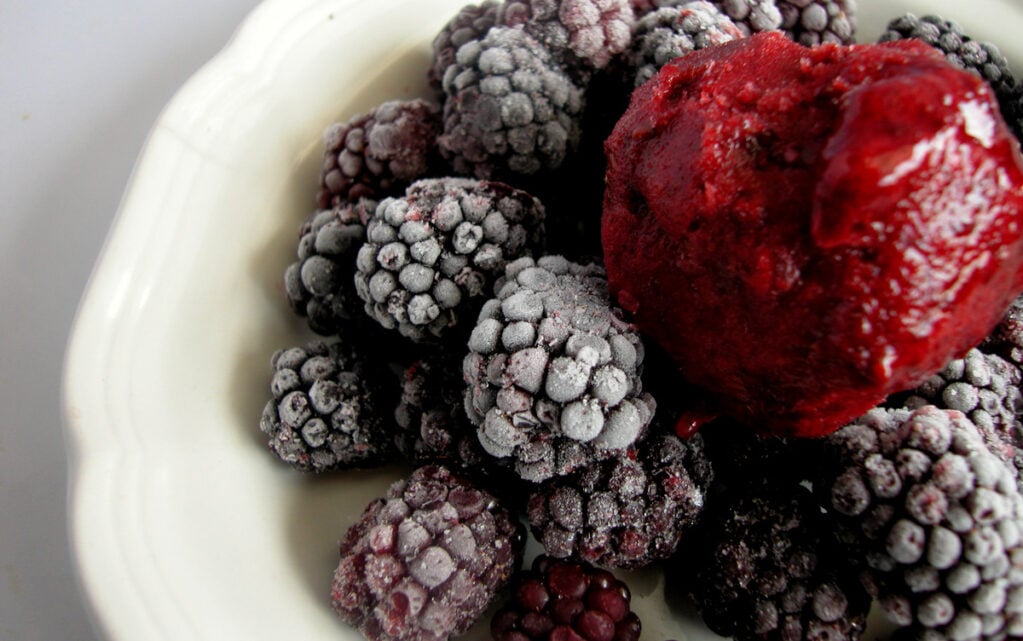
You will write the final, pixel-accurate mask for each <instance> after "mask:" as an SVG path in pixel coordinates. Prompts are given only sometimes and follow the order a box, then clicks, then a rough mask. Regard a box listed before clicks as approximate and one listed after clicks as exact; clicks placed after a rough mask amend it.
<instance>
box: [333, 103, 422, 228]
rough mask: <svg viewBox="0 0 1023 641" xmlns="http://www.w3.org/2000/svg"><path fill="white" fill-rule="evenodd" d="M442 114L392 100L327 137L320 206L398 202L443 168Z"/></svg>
mask: <svg viewBox="0 0 1023 641" xmlns="http://www.w3.org/2000/svg"><path fill="white" fill-rule="evenodd" d="M440 129H441V120H440V108H439V107H438V106H437V105H434V104H432V103H429V102H426V101H425V100H421V99H419V98H416V99H413V100H391V101H388V102H385V103H383V104H381V105H379V106H377V107H376V108H375V109H373V111H371V112H369V113H368V114H363V115H360V116H356V117H355V118H352V119H351V120H349V121H348V122H345V123H336V124H334V125H331V126H330V127H328V128H327V130H326V132H324V134H323V143H324V146H325V147H326V150H325V151H324V154H323V169H322V171H321V173H320V191H319V193H318V194H317V196H316V200H317V202H318V203H319V206H320V207H321V208H327V207H337V206H342V205H344V204H345V203H351V202H357V201H358V200H359V199H360V198H373V199H377V200H379V199H380V198H382V197H384V196H393V195H395V194H398V193H401V191H402V190H403V189H404V188H405V187H406V186H407V185H408V184H409V183H411V182H412V181H413V180H416V179H417V178H423V177H425V176H426V175H427V174H428V173H429V172H430V170H431V169H434V168H435V167H436V166H437V164H438V160H437V158H438V151H437V136H438V135H439V134H440Z"/></svg>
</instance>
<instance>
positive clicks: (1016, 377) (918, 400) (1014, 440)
mask: <svg viewBox="0 0 1023 641" xmlns="http://www.w3.org/2000/svg"><path fill="white" fill-rule="evenodd" d="M1021 382H1023V371H1021V370H1020V368H1019V366H1018V365H1016V364H1015V363H1011V362H1009V361H1006V360H1005V359H1003V358H1001V357H1000V356H997V355H995V354H985V353H984V352H982V351H980V350H979V349H971V350H970V351H969V352H967V353H966V355H965V356H964V357H963V358H957V359H955V360H953V361H951V362H950V363H949V364H948V365H946V366H945V367H944V369H942V370H941V371H940V372H938V373H937V374H935V375H934V376H932V377H931V378H930V379H928V380H927V381H925V382H924V383H923V384H922V385H920V387H918V388H916V389H915V390H913V391H912V392H910V393H909V395H908V396H907V397H906V398H905V399H903V400H902V403H903V405H905V406H906V407H908V408H910V409H914V408H917V407H921V406H924V405H934V406H936V407H940V408H942V409H951V410H958V411H960V412H962V413H963V414H966V416H967V417H968V418H969V419H970V420H971V421H972V422H973V423H974V425H976V426H977V428H978V429H979V430H980V431H981V434H982V435H983V436H984V437H985V442H986V443H987V445H988V448H989V449H991V450H992V452H993V453H994V454H997V455H998V456H999V457H1000V458H1002V459H1003V460H1006V461H1013V460H1015V461H1016V462H1015V463H1014V466H1013V467H1014V469H1019V467H1020V464H1021V463H1023V458H1021V456H1023V452H1021V453H1018V452H1017V448H1019V447H1021V446H1023V422H1021V421H1020V412H1023V391H1021V390H1020V384H1021Z"/></svg>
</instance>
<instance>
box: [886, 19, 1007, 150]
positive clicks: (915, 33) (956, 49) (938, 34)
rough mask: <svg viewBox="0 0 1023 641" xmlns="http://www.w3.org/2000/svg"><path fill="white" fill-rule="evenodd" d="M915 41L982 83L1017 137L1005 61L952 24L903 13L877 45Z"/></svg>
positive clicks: (997, 53) (992, 48)
mask: <svg viewBox="0 0 1023 641" xmlns="http://www.w3.org/2000/svg"><path fill="white" fill-rule="evenodd" d="M906 38H915V39H917V40H922V41H924V42H926V43H927V44H929V45H931V46H932V47H934V48H936V49H938V50H939V51H941V52H942V53H944V54H945V58H946V59H947V60H948V61H949V62H951V63H952V64H953V65H955V66H956V67H959V68H960V69H966V70H967V71H972V72H973V73H975V74H977V75H979V76H980V77H981V78H983V79H984V80H986V81H987V82H988V84H990V85H991V88H992V89H993V90H994V92H995V97H996V98H997V99H998V102H999V105H1000V106H1001V109H1002V114H1003V115H1004V116H1005V120H1006V122H1008V123H1009V125H1010V127H1013V129H1014V130H1015V131H1016V132H1017V133H1018V132H1019V129H1018V125H1019V123H1018V122H1017V121H1016V120H1015V119H1014V118H1013V115H1014V114H1015V113H1016V106H1015V105H1016V102H1017V98H1018V90H1017V81H1016V78H1015V76H1014V75H1013V73H1012V71H1011V70H1010V69H1009V61H1008V60H1007V59H1006V58H1005V56H1003V55H1002V53H1001V52H1000V51H999V50H998V47H996V46H995V45H993V44H991V43H989V42H981V41H978V40H974V39H973V38H971V37H970V36H968V35H966V34H965V33H964V32H963V28H962V27H961V26H959V25H958V24H957V23H955V22H953V21H952V20H945V19H944V18H939V17H938V16H923V17H922V18H918V17H917V16H915V15H913V14H911V13H907V14H905V15H903V16H900V17H898V18H895V19H894V20H892V21H891V22H889V23H888V26H887V28H886V29H885V31H884V33H882V34H881V37H880V38H879V42H892V41H896V40H904V39H906Z"/></svg>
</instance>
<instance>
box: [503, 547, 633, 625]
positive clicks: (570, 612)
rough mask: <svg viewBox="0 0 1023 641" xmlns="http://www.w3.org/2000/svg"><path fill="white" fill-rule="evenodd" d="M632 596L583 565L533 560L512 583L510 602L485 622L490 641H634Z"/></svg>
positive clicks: (615, 581) (608, 575)
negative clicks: (488, 627)
mask: <svg viewBox="0 0 1023 641" xmlns="http://www.w3.org/2000/svg"><path fill="white" fill-rule="evenodd" d="M631 601H632V596H631V594H630V592H629V588H628V586H627V585H625V583H623V582H622V581H619V580H618V579H617V578H615V576H614V575H613V574H611V573H610V572H608V571H606V570H600V569H597V568H595V567H593V566H592V565H590V564H588V563H584V562H583V563H580V562H571V561H562V560H557V559H551V558H549V557H546V556H543V555H541V556H538V557H537V558H536V559H535V560H534V561H533V565H532V568H531V569H530V570H523V571H521V572H519V573H518V574H516V575H515V577H514V578H513V579H512V585H511V598H510V599H509V601H508V603H507V604H505V605H504V606H503V607H502V608H501V609H500V610H498V611H497V613H496V614H494V617H493V618H492V619H491V621H490V633H491V635H492V637H493V639H494V641H637V640H638V639H639V634H640V630H641V625H640V621H639V617H638V616H636V613H635V612H633V611H632V607H631Z"/></svg>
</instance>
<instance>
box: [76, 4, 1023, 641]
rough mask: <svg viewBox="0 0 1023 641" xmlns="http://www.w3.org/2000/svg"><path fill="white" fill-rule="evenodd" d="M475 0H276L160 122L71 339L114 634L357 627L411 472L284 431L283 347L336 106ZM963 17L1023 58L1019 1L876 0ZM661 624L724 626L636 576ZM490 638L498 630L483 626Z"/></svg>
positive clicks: (361, 94)
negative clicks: (358, 462) (316, 448)
mask: <svg viewBox="0 0 1023 641" xmlns="http://www.w3.org/2000/svg"><path fill="white" fill-rule="evenodd" d="M462 4H464V0H372V1H370V0H269V1H268V2H266V3H265V4H263V5H261V6H260V7H259V8H258V9H257V10H256V11H254V12H253V13H252V14H251V16H250V17H249V18H248V19H247V20H246V21H245V23H244V24H243V25H242V27H241V28H240V30H239V31H238V33H237V35H236V37H235V38H234V39H233V40H232V42H231V43H230V44H229V45H228V46H227V48H226V49H225V50H224V51H223V52H222V53H220V54H219V55H218V56H217V57H216V58H215V59H214V60H213V61H212V62H210V63H209V64H208V65H207V66H206V67H204V68H203V69H202V70H201V71H200V72H199V73H198V74H196V76H195V77H194V78H193V79H192V80H191V81H189V82H188V83H187V84H186V85H185V87H184V88H183V89H182V90H181V91H180V92H179V93H178V94H177V96H176V97H175V98H174V100H173V101H172V102H171V103H170V105H168V107H167V108H166V110H165V112H164V113H163V115H162V116H161V117H160V119H159V121H158V122H157V124H156V125H155V127H154V129H153V131H152V133H151V135H150V137H149V140H148V142H147V144H146V146H145V149H144V151H143V153H142V155H141V157H140V159H139V162H138V165H137V167H136V170H135V173H134V175H133V177H132V179H131V182H130V184H129V186H128V189H127V192H126V194H125V197H124V200H123V203H122V205H121V210H120V212H119V214H118V217H117V219H116V223H115V225H114V227H113V229H112V231H111V233H110V235H109V237H108V239H107V243H106V246H105V248H104V250H103V253H102V256H101V257H100V260H99V262H98V264H97V266H96V268H95V271H94V273H93V275H92V278H91V280H90V283H89V287H88V290H87V292H86V295H85V297H84V299H83V301H82V304H81V307H80V309H79V313H78V317H77V319H76V323H75V327H74V331H73V334H72V339H71V342H70V346H69V349H68V356H67V363H66V371H65V389H64V402H65V416H66V426H67V432H68V436H69V438H68V441H69V447H70V450H71V459H72V470H71V488H70V510H71V529H72V532H71V538H72V544H73V549H74V553H75V556H76V558H77V562H78V565H79V570H80V575H81V581H82V584H83V589H84V593H85V594H86V597H87V600H88V603H89V605H90V606H91V608H92V611H93V612H94V614H95V615H96V619H97V621H98V623H99V627H100V629H101V630H102V631H103V633H105V634H106V635H107V636H108V637H109V638H110V639H115V640H118V641H147V640H151V639H152V640H156V639H165V640H168V641H180V640H182V639H197V640H198V639H209V640H211V641H213V640H215V641H225V640H228V639H245V640H246V641H260V640H264V639H265V640H268V641H269V640H273V641H280V640H281V639H302V640H303V641H319V640H321V639H322V640H327V639H330V640H338V639H344V640H353V641H354V640H356V639H359V638H360V637H359V635H358V634H357V633H356V632H354V631H353V630H351V629H350V628H348V627H346V626H345V625H344V624H342V623H340V622H339V621H338V620H337V619H336V618H335V617H334V615H333V613H332V611H331V610H330V609H329V607H328V604H327V594H328V588H329V582H330V577H331V574H332V571H333V568H334V565H335V563H336V541H337V540H338V539H339V538H340V536H341V535H342V534H343V532H344V531H345V529H346V528H347V527H348V525H349V524H350V523H351V522H353V521H354V519H355V518H356V517H357V516H358V514H359V513H360V512H361V510H362V508H363V507H364V506H365V504H366V503H367V502H368V501H369V500H370V499H371V498H372V497H374V496H377V495H379V494H381V493H382V492H383V491H384V489H385V488H386V486H387V484H388V483H389V482H390V481H391V480H392V479H393V478H395V471H393V470H390V471H388V470H383V471H378V472H372V473H366V472H359V473H350V474H344V475H340V476H335V477H331V478H329V479H322V480H312V479H310V478H308V477H305V476H301V475H298V474H296V473H293V472H292V471H291V470H289V469H287V468H286V467H285V466H283V465H282V464H278V462H277V461H276V460H275V459H273V458H272V457H271V456H270V455H269V454H268V452H267V451H266V449H265V447H264V443H263V441H262V438H261V435H260V433H259V430H258V419H259V414H260V411H261V409H262V406H263V403H264V402H265V399H266V398H267V394H268V392H267V381H268V377H269V365H268V360H269V355H270V354H271V352H272V351H273V350H274V349H277V348H280V347H286V346H291V345H295V344H299V343H301V342H303V341H304V340H305V339H306V338H308V337H309V334H307V333H305V331H304V329H303V326H302V323H301V322H300V321H298V320H296V319H295V318H294V317H293V316H292V315H291V313H290V311H288V309H287V306H286V304H285V303H284V298H283V293H282V291H281V285H280V283H281V278H282V273H283V270H284V267H285V266H286V265H287V264H288V263H289V262H290V261H291V260H292V257H293V255H294V242H293V241H294V238H295V233H296V229H297V226H298V224H299V223H300V221H301V220H302V219H303V218H305V216H306V215H307V214H308V213H309V211H310V210H311V206H312V202H313V195H314V193H315V185H316V180H317V172H318V167H319V164H320V156H321V153H322V151H321V147H320V137H321V133H322V131H323V129H324V127H326V125H328V124H330V123H331V122H334V121H336V120H340V119H347V118H348V117H350V116H352V115H354V114H356V113H361V112H364V111H367V110H368V109H370V108H371V107H372V106H374V105H375V104H378V103H379V102H381V101H383V100H385V99H389V98H398V97H411V96H413V95H417V94H420V93H421V92H422V91H423V90H424V89H425V84H424V81H423V77H424V69H425V67H426V64H427V61H428V51H429V41H430V40H431V39H432V36H433V34H434V33H435V32H436V30H437V29H438V28H439V27H440V26H441V25H442V24H443V23H444V22H446V21H447V19H448V18H449V17H450V16H452V15H454V13H455V12H456V11H457V9H458V8H459V7H460V6H461V5H462ZM860 7H861V18H860V20H861V29H860V34H861V40H864V41H866V40H872V39H874V37H876V35H877V33H878V32H879V30H880V29H881V28H882V26H883V25H884V24H885V23H886V22H887V20H888V19H889V18H890V17H894V16H896V15H899V14H901V13H903V12H905V11H914V12H916V13H927V12H929V11H930V12H935V13H940V14H942V15H944V16H945V17H950V18H956V19H958V20H960V21H961V22H962V23H963V24H964V25H965V26H966V27H967V28H968V30H969V31H970V32H971V33H972V34H973V35H974V36H975V37H979V38H982V39H989V40H991V41H993V42H996V43H998V44H999V45H1000V46H1001V47H1002V48H1003V51H1004V52H1005V53H1006V54H1007V55H1008V56H1009V57H1010V58H1011V59H1013V60H1015V61H1016V62H1017V63H1018V62H1019V61H1023V40H1020V39H1018V38H1017V37H1016V36H1017V34H1018V31H1019V28H1020V27H1021V26H1023V9H1021V8H1019V6H1018V5H1016V4H1015V0H986V1H983V2H981V1H980V0H974V2H971V3H970V7H969V9H968V10H967V9H966V8H964V5H963V3H962V0H945V1H942V2H933V1H932V2H917V1H910V0H902V1H895V0H861V2H860ZM628 580H629V582H630V585H631V587H632V590H633V593H634V596H635V605H636V609H637V611H638V612H639V615H640V617H641V618H642V620H643V625H644V638H646V639H650V640H659V639H668V638H675V639H681V638H688V639H698V638H711V636H712V635H710V633H708V632H706V630H705V629H704V628H703V627H702V625H700V624H696V623H693V619H691V618H690V619H686V618H685V617H681V618H677V615H673V614H672V613H670V612H669V611H668V609H667V607H666V606H665V605H664V603H663V601H662V600H661V599H660V597H659V595H658V589H657V588H658V583H659V579H658V575H657V574H656V573H651V572H647V573H640V574H637V575H634V576H630V577H629V579H628ZM470 638H472V639H484V638H487V634H486V633H485V626H482V627H480V628H477V630H476V631H474V632H473V633H472V634H471V635H470Z"/></svg>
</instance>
